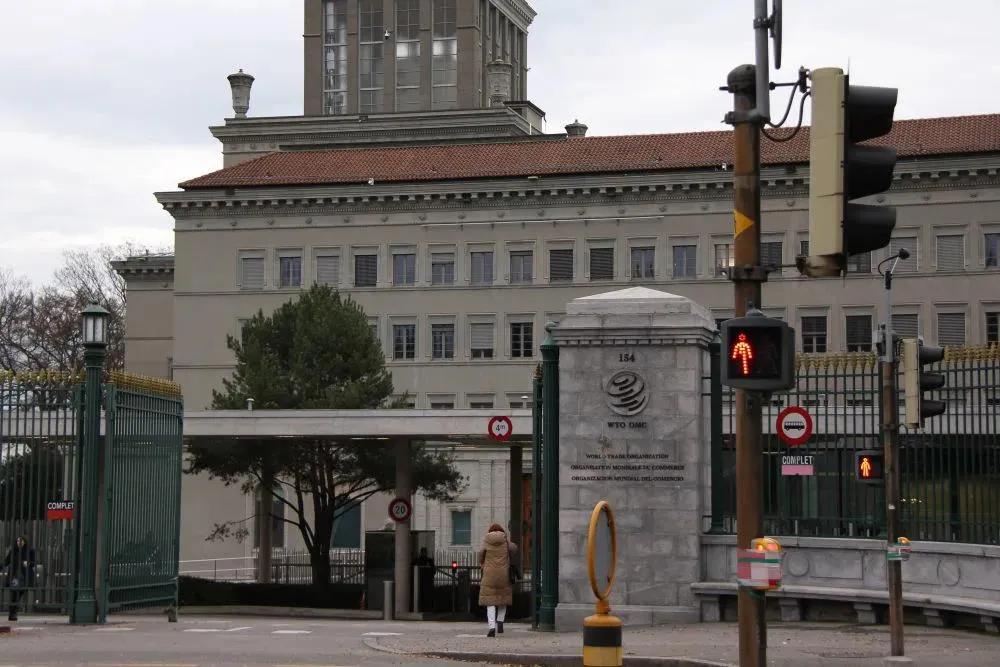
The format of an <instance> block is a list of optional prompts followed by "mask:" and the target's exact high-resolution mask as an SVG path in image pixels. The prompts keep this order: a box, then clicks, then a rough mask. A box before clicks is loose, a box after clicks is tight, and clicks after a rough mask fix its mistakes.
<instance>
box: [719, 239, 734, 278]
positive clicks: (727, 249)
mask: <svg viewBox="0 0 1000 667" xmlns="http://www.w3.org/2000/svg"><path fill="white" fill-rule="evenodd" d="M731 268H733V244H732V243H716V244H715V275H716V276H728V275H729V270H730V269H731Z"/></svg>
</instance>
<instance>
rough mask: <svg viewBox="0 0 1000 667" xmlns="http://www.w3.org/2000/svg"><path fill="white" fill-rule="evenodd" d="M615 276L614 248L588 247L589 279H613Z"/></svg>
mask: <svg viewBox="0 0 1000 667" xmlns="http://www.w3.org/2000/svg"><path fill="white" fill-rule="evenodd" d="M614 277H615V249H614V248H591V249H590V279H591V280H613V279H614Z"/></svg>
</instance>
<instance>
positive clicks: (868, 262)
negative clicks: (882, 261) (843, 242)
mask: <svg viewBox="0 0 1000 667" xmlns="http://www.w3.org/2000/svg"><path fill="white" fill-rule="evenodd" d="M871 272H872V254H871V253H870V252H862V253H859V254H857V255H851V256H849V257H848V258H847V273H871Z"/></svg>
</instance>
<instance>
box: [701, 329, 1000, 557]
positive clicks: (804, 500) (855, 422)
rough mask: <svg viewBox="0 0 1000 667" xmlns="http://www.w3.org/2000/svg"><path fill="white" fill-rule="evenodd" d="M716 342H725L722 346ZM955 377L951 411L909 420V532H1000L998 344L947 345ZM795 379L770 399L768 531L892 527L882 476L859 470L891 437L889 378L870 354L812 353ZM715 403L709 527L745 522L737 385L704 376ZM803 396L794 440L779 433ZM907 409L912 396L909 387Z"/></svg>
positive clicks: (871, 531) (880, 532) (948, 390)
mask: <svg viewBox="0 0 1000 667" xmlns="http://www.w3.org/2000/svg"><path fill="white" fill-rule="evenodd" d="M712 354H713V355H717V354H718V349H717V347H714V348H713V350H712ZM934 370H935V371H936V372H941V373H943V374H944V375H945V376H946V378H947V381H946V385H945V388H944V389H942V390H941V391H940V392H934V393H935V394H937V395H936V396H935V397H936V398H941V399H942V400H945V401H947V404H948V409H947V412H946V413H945V415H943V416H941V417H936V418H933V419H929V420H927V422H926V424H925V428H923V429H919V430H912V431H911V430H908V429H905V428H904V429H903V430H902V436H901V438H900V441H901V446H900V470H901V473H902V474H901V476H902V494H901V495H902V517H901V518H902V521H901V530H902V533H903V534H904V535H906V536H907V537H910V538H911V539H918V540H937V541H948V542H974V543H984V544H1000V435H998V434H1000V348H997V347H996V346H992V347H969V348H949V349H948V350H947V355H946V357H945V360H944V361H943V362H941V363H940V364H937V365H936V366H935V368H934ZM797 375H798V382H797V386H796V387H795V388H794V389H793V390H791V391H790V392H788V393H785V394H775V395H774V396H773V397H772V398H771V400H770V401H769V403H767V404H766V405H765V407H764V415H763V422H764V423H763V425H762V427H763V433H764V440H763V452H764V483H763V486H764V513H765V527H764V532H765V533H767V534H774V535H815V536H829V537H878V536H884V532H885V527H884V522H885V507H884V502H885V500H884V489H883V487H882V486H877V485H868V484H864V483H861V482H858V481H857V480H856V479H855V475H854V454H855V452H856V451H858V450H864V449H876V450H881V449H882V438H881V432H880V423H881V414H880V409H881V408H880V406H881V404H882V402H881V386H880V383H879V380H878V364H877V359H876V357H875V356H874V355H872V354H866V353H855V354H839V355H836V354H835V355H802V356H801V357H800V358H799V359H798V362H797ZM705 380H706V391H705V398H706V399H707V400H708V401H709V404H710V406H711V413H712V434H713V435H712V466H713V470H712V473H713V489H712V500H713V502H712V507H713V511H712V515H711V517H710V525H709V526H708V529H709V531H710V532H717V533H732V532H735V527H736V505H735V498H736V478H735V468H736V453H735V438H734V435H733V434H734V432H735V426H734V410H733V396H734V394H733V392H732V391H731V390H729V389H728V388H726V387H722V386H721V384H720V382H719V377H718V374H717V373H713V374H712V375H711V376H710V377H706V378H705ZM790 405H799V406H802V407H804V408H806V409H807V410H808V411H809V412H810V414H811V415H812V418H813V421H814V434H813V436H812V438H811V439H810V441H809V442H808V443H807V444H805V445H802V446H799V447H795V448H794V450H792V449H791V448H789V447H788V446H787V445H785V444H784V443H782V442H781V441H780V440H779V439H778V438H777V436H776V435H775V421H776V419H777V416H778V413H779V412H780V411H781V410H782V408H784V407H786V406H790ZM900 405H901V413H905V402H904V401H903V397H902V396H900ZM786 454H807V455H814V457H815V459H814V460H815V474H814V475H812V476H783V475H782V474H781V457H782V456H783V455H786Z"/></svg>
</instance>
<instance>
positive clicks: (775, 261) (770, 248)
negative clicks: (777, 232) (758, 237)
mask: <svg viewBox="0 0 1000 667" xmlns="http://www.w3.org/2000/svg"><path fill="white" fill-rule="evenodd" d="M781 254H782V252H781V241H767V242H766V243H762V244H761V245H760V263H761V264H762V265H764V266H781V265H782V263H783V262H782V261H781Z"/></svg>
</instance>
